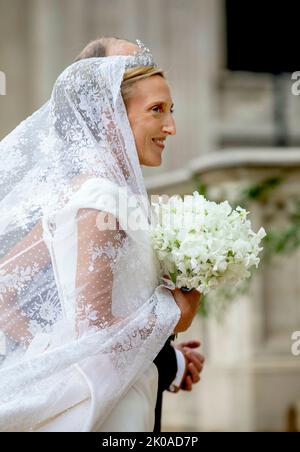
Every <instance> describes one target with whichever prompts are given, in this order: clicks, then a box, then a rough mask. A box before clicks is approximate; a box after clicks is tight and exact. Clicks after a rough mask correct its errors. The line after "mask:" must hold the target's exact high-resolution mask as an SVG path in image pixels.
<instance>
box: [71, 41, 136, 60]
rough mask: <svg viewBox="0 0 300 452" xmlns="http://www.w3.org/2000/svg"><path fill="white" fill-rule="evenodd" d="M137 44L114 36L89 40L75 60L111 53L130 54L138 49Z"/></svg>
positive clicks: (110, 54)
mask: <svg viewBox="0 0 300 452" xmlns="http://www.w3.org/2000/svg"><path fill="white" fill-rule="evenodd" d="M138 50H139V47H138V45H137V44H135V43H133V42H130V41H127V40H126V39H119V38H115V37H102V38H98V39H95V40H94V41H92V42H90V43H89V44H88V45H87V46H86V47H84V49H83V50H82V51H81V52H80V54H79V55H78V56H77V57H76V59H75V61H79V60H83V59H84V58H99V57H106V56H113V55H132V54H133V53H134V52H136V51H138Z"/></svg>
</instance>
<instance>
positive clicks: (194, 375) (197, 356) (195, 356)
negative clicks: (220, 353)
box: [175, 341, 205, 391]
mask: <svg viewBox="0 0 300 452" xmlns="http://www.w3.org/2000/svg"><path fill="white" fill-rule="evenodd" d="M200 345H201V343H200V342H199V341H187V342H181V343H179V344H176V345H175V348H177V349H178V350H180V351H181V352H182V353H183V355H184V357H185V361H186V368H185V373H184V376H183V379H182V383H181V386H180V389H182V390H183V391H191V390H192V387H193V384H196V383H198V381H200V379H201V378H200V374H201V372H202V370H203V366H204V361H205V358H204V356H203V355H201V353H199V352H198V351H196V350H195V348H198V347H200Z"/></svg>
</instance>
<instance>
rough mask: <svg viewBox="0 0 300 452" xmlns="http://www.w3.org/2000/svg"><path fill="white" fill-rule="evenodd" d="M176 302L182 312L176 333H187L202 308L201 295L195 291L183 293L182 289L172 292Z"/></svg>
mask: <svg viewBox="0 0 300 452" xmlns="http://www.w3.org/2000/svg"><path fill="white" fill-rule="evenodd" d="M171 292H172V294H173V297H174V300H175V302H176V304H177V306H178V307H179V309H180V311H181V317H180V319H179V322H178V323H177V325H176V327H175V329H174V333H175V334H177V333H181V332H182V331H186V330H187V329H188V328H189V327H190V326H191V323H192V321H193V319H194V317H195V315H196V314H197V311H198V309H199V307H200V300H201V293H200V292H198V290H196V289H194V290H191V291H190V292H182V291H181V290H180V289H177V288H176V289H174V290H171Z"/></svg>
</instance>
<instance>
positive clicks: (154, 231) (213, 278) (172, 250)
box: [151, 192, 266, 294]
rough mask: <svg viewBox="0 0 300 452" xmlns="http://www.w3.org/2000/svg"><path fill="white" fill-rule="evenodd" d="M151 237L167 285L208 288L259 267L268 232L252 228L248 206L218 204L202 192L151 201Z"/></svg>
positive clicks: (233, 281)
mask: <svg viewBox="0 0 300 452" xmlns="http://www.w3.org/2000/svg"><path fill="white" fill-rule="evenodd" d="M152 209H153V210H152V214H153V215H152V220H153V221H152V227H151V241H152V245H153V248H154V250H155V252H156V254H157V257H158V261H159V264H160V267H161V274H162V275H164V276H167V277H169V278H170V280H168V279H167V278H165V277H162V279H163V281H164V282H165V283H166V285H167V286H168V287H169V288H172V289H173V288H175V287H178V288H180V289H182V290H192V289H198V290H199V291H200V292H201V293H203V294H207V293H209V292H210V291H211V290H212V289H215V288H217V287H218V286H219V285H220V284H223V283H225V282H226V283H228V282H230V283H231V284H236V283H238V282H240V281H242V280H245V279H246V278H247V277H249V276H250V272H249V270H250V268H251V267H252V266H255V267H257V266H258V264H259V262H260V259H259V257H258V255H259V253H260V251H261V250H262V249H263V248H262V247H260V242H261V240H262V239H263V237H265V235H266V233H265V230H264V229H263V228H260V230H259V231H258V233H255V232H253V230H252V229H251V223H250V220H248V219H247V215H248V213H249V212H247V211H246V210H245V209H242V208H241V207H237V208H236V209H233V208H231V207H230V205H229V203H228V201H225V202H222V203H220V204H217V203H215V202H211V201H208V200H207V199H205V198H204V196H202V195H200V194H199V193H198V192H194V193H193V195H189V196H185V197H184V199H182V198H181V196H179V195H175V196H172V197H171V198H170V199H169V200H168V202H166V203H163V200H162V198H161V197H160V198H159V201H158V202H156V203H152Z"/></svg>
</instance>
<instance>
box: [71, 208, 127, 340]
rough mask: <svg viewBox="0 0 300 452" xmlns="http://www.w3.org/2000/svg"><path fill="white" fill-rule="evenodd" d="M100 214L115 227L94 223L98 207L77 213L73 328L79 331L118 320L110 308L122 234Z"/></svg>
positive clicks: (110, 323) (117, 225)
mask: <svg viewBox="0 0 300 452" xmlns="http://www.w3.org/2000/svg"><path fill="white" fill-rule="evenodd" d="M101 214H105V217H106V219H107V222H108V223H110V224H115V225H116V230H104V231H101V230H100V229H99V228H98V227H97V218H98V217H99V211H97V210H95V209H80V210H79V212H78V214H77V227H78V239H77V240H78V242H77V248H78V256H77V268H76V292H77V294H78V295H77V299H76V329H77V333H78V334H79V335H80V333H81V332H83V331H85V330H87V329H89V328H91V327H94V328H95V329H101V328H105V327H107V326H109V325H112V324H113V323H115V322H118V320H120V318H118V317H116V316H114V315H113V312H112V289H113V273H114V266H115V265H116V262H117V258H118V254H119V253H120V252H121V251H122V246H125V245H124V244H125V239H126V234H125V233H124V231H122V230H120V227H119V223H118V222H117V221H116V219H115V217H114V216H113V215H111V214H110V213H104V212H101Z"/></svg>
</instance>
